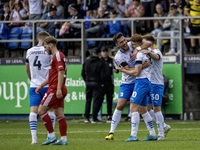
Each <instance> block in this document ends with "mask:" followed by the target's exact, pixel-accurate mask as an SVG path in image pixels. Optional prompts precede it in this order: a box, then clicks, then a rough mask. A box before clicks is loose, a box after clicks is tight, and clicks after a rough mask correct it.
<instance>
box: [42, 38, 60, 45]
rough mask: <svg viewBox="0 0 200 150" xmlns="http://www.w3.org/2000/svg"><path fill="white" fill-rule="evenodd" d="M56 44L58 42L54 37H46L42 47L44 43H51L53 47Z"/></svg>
mask: <svg viewBox="0 0 200 150" xmlns="http://www.w3.org/2000/svg"><path fill="white" fill-rule="evenodd" d="M57 42H58V41H57V40H56V38H55V37H53V36H48V37H46V38H45V39H44V42H43V45H44V43H46V44H50V43H52V44H53V45H55V46H56V44H57Z"/></svg>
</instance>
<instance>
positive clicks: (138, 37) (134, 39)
mask: <svg viewBox="0 0 200 150" xmlns="http://www.w3.org/2000/svg"><path fill="white" fill-rule="evenodd" d="M142 39H143V37H142V35H141V34H134V35H133V36H131V42H138V43H142Z"/></svg>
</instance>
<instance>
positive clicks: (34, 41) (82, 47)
mask: <svg viewBox="0 0 200 150" xmlns="http://www.w3.org/2000/svg"><path fill="white" fill-rule="evenodd" d="M189 18H194V19H200V16H198V17H186V16H182V17H167V19H179V20H180V24H179V31H180V34H179V36H178V37H159V39H179V40H180V50H181V54H180V57H181V59H180V63H181V64H183V61H184V60H183V55H184V53H183V40H184V39H191V38H195V39H198V38H200V36H187V37H184V36H183V25H184V24H183V21H184V19H189ZM159 19H162V20H164V19H166V17H141V18H115V19H76V22H80V23H81V38H76V39H75V38H57V40H58V41H63V42H81V56H82V57H81V61H82V63H83V62H84V61H85V45H86V44H85V42H87V41H105V40H106V41H112V38H86V37H85V34H84V33H85V22H87V21H110V20H119V21H127V20H128V21H131V35H133V34H134V31H135V26H134V22H135V21H140V20H159ZM66 21H68V22H70V21H74V20H71V19H56V20H45V22H66ZM16 22H19V23H27V22H29V23H31V24H32V27H33V33H32V39H31V40H24V39H23V40H1V41H0V42H32V45H35V44H36V23H40V22H44V20H23V21H0V23H16ZM126 38H127V39H129V38H130V37H126ZM156 39H157V38H156Z"/></svg>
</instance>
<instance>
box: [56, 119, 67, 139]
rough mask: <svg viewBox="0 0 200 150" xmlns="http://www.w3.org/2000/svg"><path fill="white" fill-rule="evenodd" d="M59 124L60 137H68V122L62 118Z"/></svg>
mask: <svg viewBox="0 0 200 150" xmlns="http://www.w3.org/2000/svg"><path fill="white" fill-rule="evenodd" d="M57 120H58V123H59V130H60V135H61V136H66V135H67V122H66V120H65V117H64V116H63V117H60V118H57Z"/></svg>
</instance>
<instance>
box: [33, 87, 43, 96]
mask: <svg viewBox="0 0 200 150" xmlns="http://www.w3.org/2000/svg"><path fill="white" fill-rule="evenodd" d="M41 89H42V87H41V86H39V87H37V88H36V89H35V93H37V94H39V93H40V91H41Z"/></svg>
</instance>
